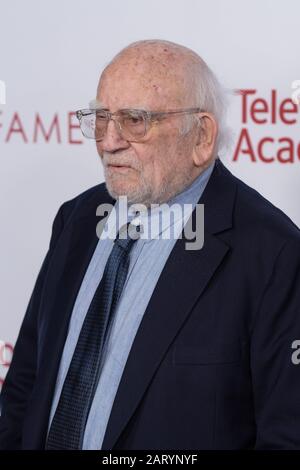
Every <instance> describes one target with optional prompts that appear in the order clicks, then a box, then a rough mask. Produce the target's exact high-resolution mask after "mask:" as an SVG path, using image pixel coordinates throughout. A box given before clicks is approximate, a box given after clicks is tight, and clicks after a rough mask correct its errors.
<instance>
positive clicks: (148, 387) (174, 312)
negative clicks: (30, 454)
mask: <svg viewBox="0 0 300 470" xmlns="http://www.w3.org/2000/svg"><path fill="white" fill-rule="evenodd" d="M105 202H106V203H110V202H111V203H114V201H113V200H112V199H111V198H110V197H109V195H108V193H107V191H106V189H105V185H104V184H100V185H98V186H96V187H94V188H91V189H89V190H88V191H86V192H84V193H83V194H81V195H79V196H78V197H76V198H75V199H73V200H71V201H68V202H66V203H65V204H63V205H62V207H61V208H60V210H59V211H58V214H57V216H56V218H55V220H54V223H53V231H52V237H51V242H50V247H49V251H48V253H47V256H46V258H45V260H44V262H43V265H42V268H41V270H40V273H39V276H38V279H37V281H36V285H35V288H34V291H33V293H32V296H31V299H30V302H29V305H28V308H27V311H26V315H25V318H24V321H23V324H22V327H21V330H20V333H19V337H18V340H17V343H16V347H15V352H14V357H13V361H12V364H11V367H10V370H9V372H8V374H7V377H6V380H5V383H4V386H3V390H2V395H1V401H2V416H1V418H0V448H1V449H10V448H12V449H17V448H22V449H43V447H44V445H45V437H46V431H47V426H48V419H49V412H50V407H51V402H52V397H53V391H54V386H55V380H56V375H57V371H58V367H59V362H60V358H61V354H62V350H63V347H64V342H65V339H66V334H67V329H68V323H69V320H70V315H71V312H72V307H73V305H74V302H75V299H76V295H77V293H78V290H79V287H80V284H81V281H82V279H83V276H84V273H85V270H86V268H87V266H88V264H89V261H90V259H91V256H92V254H93V251H94V249H95V246H96V244H97V241H98V238H97V236H96V231H95V228H96V224H97V223H98V222H99V217H96V207H97V206H98V205H99V204H100V203H105ZM199 202H201V203H204V204H205V239H204V247H203V248H202V249H201V250H198V251H187V250H186V249H185V239H184V238H182V239H179V240H178V241H177V242H176V245H175V247H174V249H173V251H172V253H171V255H170V257H169V259H168V261H167V263H166V265H165V267H164V269H163V271H162V274H161V276H160V278H159V281H158V283H157V286H156V288H155V290H154V293H153V295H152V297H151V299H150V302H149V304H148V307H147V309H146V312H145V315H144V317H143V320H142V322H141V325H140V328H139V330H138V333H137V335H136V337H135V340H134V343H133V346H132V349H131V351H130V355H129V358H128V360H127V363H126V367H125V370H124V373H123V376H122V379H121V383H120V386H119V389H118V392H117V395H116V399H115V402H114V405H113V409H112V412H111V415H110V419H109V422H108V426H107V430H106V434H105V438H104V442H103V449H300V365H299V366H297V364H294V363H293V362H292V354H293V352H294V350H293V349H292V343H293V341H294V340H296V339H300V231H299V229H298V228H297V227H296V226H295V225H294V224H293V223H292V222H291V221H290V219H289V218H288V217H287V216H285V215H284V214H283V213H282V212H281V211H280V210H278V209H277V208H275V207H274V206H273V205H272V204H271V203H269V202H268V201H266V200H265V199H264V198H263V197H262V196H261V195H259V194H258V193H257V192H256V191H255V190H253V189H251V188H249V187H248V186H247V185H245V184H244V183H243V182H241V181H240V180H239V179H237V178H236V177H234V176H233V175H232V174H231V173H230V172H229V171H228V170H227V169H226V168H225V166H224V165H223V164H222V163H221V162H220V160H217V163H216V166H215V169H214V171H213V173H212V176H211V178H210V180H209V182H208V185H207V187H206V189H205V191H204V193H203V195H202V197H201V198H200V201H199Z"/></svg>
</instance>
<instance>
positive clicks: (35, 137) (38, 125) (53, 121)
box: [33, 113, 61, 144]
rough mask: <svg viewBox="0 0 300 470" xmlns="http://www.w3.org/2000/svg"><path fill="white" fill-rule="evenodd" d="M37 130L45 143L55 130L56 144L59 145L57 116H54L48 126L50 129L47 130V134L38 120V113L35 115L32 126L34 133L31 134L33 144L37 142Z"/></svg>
mask: <svg viewBox="0 0 300 470" xmlns="http://www.w3.org/2000/svg"><path fill="white" fill-rule="evenodd" d="M39 129H40V130H41V132H42V135H43V137H44V139H45V141H46V142H49V140H50V137H51V134H52V132H53V131H54V129H55V131H56V138H57V142H58V143H59V144H61V136H60V128H59V121H58V116H57V114H55V115H54V118H53V120H52V123H51V125H50V129H49V131H48V133H47V132H46V131H45V127H44V125H43V122H42V120H41V118H40V115H39V113H37V114H36V116H35V125H34V133H33V142H34V143H36V142H37V137H38V130H39Z"/></svg>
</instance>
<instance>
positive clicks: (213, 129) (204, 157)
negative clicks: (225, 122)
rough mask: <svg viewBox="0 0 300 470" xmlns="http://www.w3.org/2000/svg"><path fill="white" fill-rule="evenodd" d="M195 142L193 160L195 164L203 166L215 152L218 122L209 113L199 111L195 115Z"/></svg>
mask: <svg viewBox="0 0 300 470" xmlns="http://www.w3.org/2000/svg"><path fill="white" fill-rule="evenodd" d="M197 119H198V125H197V130H196V143H195V147H194V152H193V160H194V163H195V165H196V166H203V165H204V166H205V164H207V163H208V162H210V160H211V158H212V157H213V155H214V153H215V147H216V140H217V135H218V124H217V121H216V120H215V118H214V116H213V115H212V114H210V113H201V114H199V115H198V116H197Z"/></svg>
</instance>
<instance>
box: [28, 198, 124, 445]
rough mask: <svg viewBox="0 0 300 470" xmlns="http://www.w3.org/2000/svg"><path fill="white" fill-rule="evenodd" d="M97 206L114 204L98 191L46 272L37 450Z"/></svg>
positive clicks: (93, 239)
mask: <svg viewBox="0 0 300 470" xmlns="http://www.w3.org/2000/svg"><path fill="white" fill-rule="evenodd" d="M105 194H106V193H105ZM99 199H100V200H99ZM100 203H109V204H112V205H113V204H114V203H115V201H114V200H113V199H111V198H109V196H108V195H107V196H104V197H103V193H101V191H99V193H97V194H96V196H95V197H93V198H92V200H91V201H89V203H88V205H84V207H82V210H81V213H80V214H78V216H77V217H76V218H75V219H74V220H71V221H70V222H68V223H67V226H66V227H65V229H64V232H63V234H62V237H61V238H60V240H59V241H58V243H57V245H56V248H55V256H54V257H53V259H52V261H51V262H50V266H49V269H48V277H47V280H46V291H45V293H44V296H43V298H44V299H47V302H45V304H43V305H41V311H42V312H43V315H42V318H41V321H40V327H39V343H40V346H41V354H40V356H41V359H40V363H39V371H40V372H39V380H38V382H37V387H36V395H37V396H38V400H37V401H36V406H37V407H38V409H37V410H36V412H37V414H38V416H39V421H38V424H36V426H35V429H34V431H33V436H32V438H33V440H34V436H36V442H37V443H38V446H43V441H44V439H45V435H46V431H47V425H48V419H49V412H50V408H51V403H52V398H53V391H54V386H55V382H56V377H57V372H58V367H59V363H60V359H61V355H62V352H63V348H64V344H65V340H66V337H67V333H68V326H69V321H70V317H71V314H72V311H73V306H74V303H75V300H76V297H77V294H78V291H79V289H80V285H81V283H82V280H83V277H84V275H85V272H86V269H87V267H88V265H89V263H90V260H91V258H92V256H93V253H94V250H95V248H96V245H97V243H98V240H99V239H98V237H97V234H96V226H97V223H98V222H99V221H100V220H101V218H99V217H97V216H96V208H97V206H98V205H99V204H100ZM48 289H49V290H48ZM47 290H48V293H47ZM46 384H47V386H45V385H46ZM45 392H46V393H45Z"/></svg>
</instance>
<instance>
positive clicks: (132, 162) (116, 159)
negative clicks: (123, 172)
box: [102, 153, 141, 170]
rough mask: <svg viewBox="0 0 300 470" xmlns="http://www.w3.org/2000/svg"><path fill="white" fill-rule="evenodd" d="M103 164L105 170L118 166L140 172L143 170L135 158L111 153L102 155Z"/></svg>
mask: <svg viewBox="0 0 300 470" xmlns="http://www.w3.org/2000/svg"><path fill="white" fill-rule="evenodd" d="M102 163H103V166H104V167H105V168H107V167H108V165H117V166H129V167H130V168H133V169H135V170H139V169H140V168H141V165H140V162H138V161H136V159H134V158H133V157H130V156H129V155H128V156H126V155H118V156H116V155H112V154H109V153H104V154H102Z"/></svg>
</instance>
